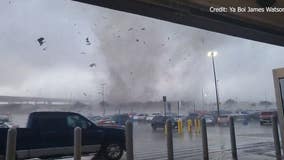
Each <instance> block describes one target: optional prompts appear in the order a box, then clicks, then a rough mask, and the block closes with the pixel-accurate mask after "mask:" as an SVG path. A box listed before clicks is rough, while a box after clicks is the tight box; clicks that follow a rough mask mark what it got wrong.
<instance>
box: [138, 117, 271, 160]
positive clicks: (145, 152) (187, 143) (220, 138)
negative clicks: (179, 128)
mask: <svg viewBox="0 0 284 160" xmlns="http://www.w3.org/2000/svg"><path fill="white" fill-rule="evenodd" d="M235 130H236V136H237V137H236V140H237V147H238V154H239V159H247V157H251V159H252V160H253V159H258V160H262V159H263V160H265V159H271V158H272V157H273V156H274V155H273V153H274V146H273V136H272V128H271V126H260V125H259V124H258V123H257V122H256V123H250V124H248V125H242V124H236V125H235ZM207 132H208V145H209V152H210V155H209V156H210V159H215V160H223V159H224V160H225V159H230V157H231V152H230V147H231V146H230V136H229V135H230V134H229V128H228V127H214V126H211V127H208V128H207ZM173 137H174V140H173V141H174V151H175V153H174V155H175V159H176V160H183V159H188V158H189V157H190V158H191V159H202V146H201V145H202V142H201V135H200V134H199V133H195V132H193V133H192V134H188V133H187V132H186V129H184V134H182V135H179V134H178V133H177V132H176V131H174V134H173ZM134 151H135V158H136V160H147V159H157V160H158V159H159V160H160V159H161V160H162V159H167V157H166V155H167V154H166V153H167V151H166V136H165V134H164V131H163V129H160V130H157V131H152V129H151V127H150V124H147V123H136V124H135V125H134ZM271 153H272V154H271ZM260 154H261V156H259V155H260Z"/></svg>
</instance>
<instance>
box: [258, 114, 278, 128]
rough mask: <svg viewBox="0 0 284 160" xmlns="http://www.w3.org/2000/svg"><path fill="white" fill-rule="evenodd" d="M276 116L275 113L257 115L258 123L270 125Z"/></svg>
mask: <svg viewBox="0 0 284 160" xmlns="http://www.w3.org/2000/svg"><path fill="white" fill-rule="evenodd" d="M273 116H277V112H275V111H265V112H261V113H260V114H259V123H260V125H264V124H272V117H273Z"/></svg>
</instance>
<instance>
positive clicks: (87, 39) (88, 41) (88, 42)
mask: <svg viewBox="0 0 284 160" xmlns="http://www.w3.org/2000/svg"><path fill="white" fill-rule="evenodd" d="M86 44H87V45H88V46H89V45H91V42H90V40H89V38H88V37H87V38H86Z"/></svg>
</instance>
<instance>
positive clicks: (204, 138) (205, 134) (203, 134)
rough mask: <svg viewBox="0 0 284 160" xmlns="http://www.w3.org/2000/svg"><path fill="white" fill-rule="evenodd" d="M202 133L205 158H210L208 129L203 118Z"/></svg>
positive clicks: (204, 159) (207, 159)
mask: <svg viewBox="0 0 284 160" xmlns="http://www.w3.org/2000/svg"><path fill="white" fill-rule="evenodd" d="M201 134H202V148H203V160H209V153H208V140H207V129H206V121H205V119H202V121H201Z"/></svg>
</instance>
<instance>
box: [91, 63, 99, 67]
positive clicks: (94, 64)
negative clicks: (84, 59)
mask: <svg viewBox="0 0 284 160" xmlns="http://www.w3.org/2000/svg"><path fill="white" fill-rule="evenodd" d="M89 66H90V67H96V66H97V65H96V63H91V64H90V65H89Z"/></svg>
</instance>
